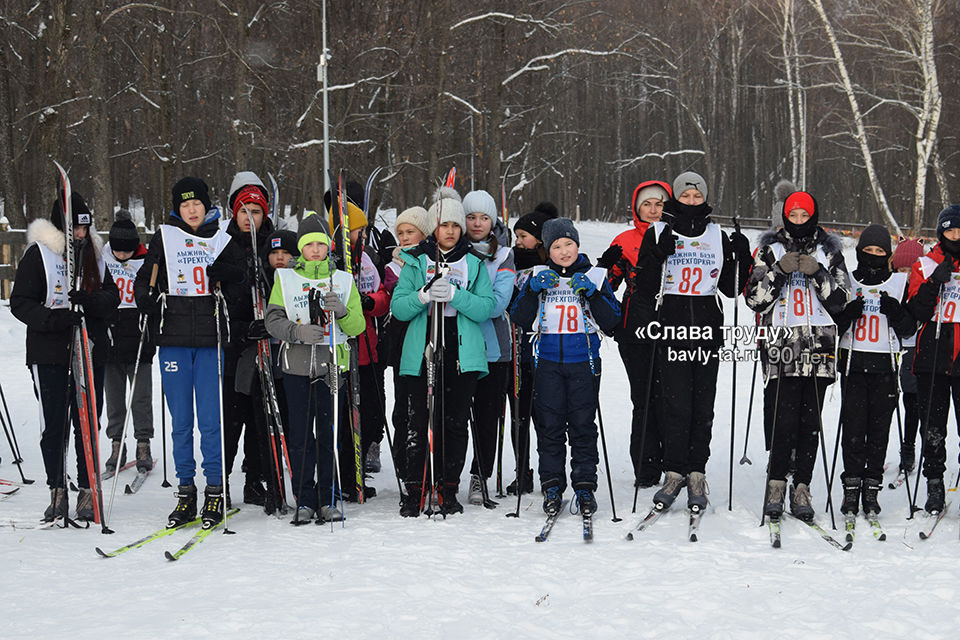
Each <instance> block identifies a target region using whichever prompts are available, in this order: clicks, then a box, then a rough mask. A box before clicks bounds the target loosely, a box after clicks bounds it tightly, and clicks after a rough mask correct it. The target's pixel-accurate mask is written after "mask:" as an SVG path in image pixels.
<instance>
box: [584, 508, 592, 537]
mask: <svg viewBox="0 0 960 640" xmlns="http://www.w3.org/2000/svg"><path fill="white" fill-rule="evenodd" d="M583 541H584V542H593V515H592V514H590V515H584V516H583Z"/></svg>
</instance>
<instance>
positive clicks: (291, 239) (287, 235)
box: [264, 229, 300, 259]
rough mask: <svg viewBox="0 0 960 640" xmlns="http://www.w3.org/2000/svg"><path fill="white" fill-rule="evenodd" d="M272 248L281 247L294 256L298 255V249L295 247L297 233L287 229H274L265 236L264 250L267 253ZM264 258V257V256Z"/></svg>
mask: <svg viewBox="0 0 960 640" xmlns="http://www.w3.org/2000/svg"><path fill="white" fill-rule="evenodd" d="M274 249H283V250H284V251H286V252H287V253H289V254H290V255H292V256H293V257H294V258H296V257H299V256H300V250H299V249H297V234H296V233H295V232H293V231H290V230H289V229H282V230H278V231H274V232H273V233H271V234H270V235H269V236H267V242H266V245H265V249H264V250H265V251H266V252H267V255H269V254H270V252H271V251H273V250H274ZM264 259H266V257H264Z"/></svg>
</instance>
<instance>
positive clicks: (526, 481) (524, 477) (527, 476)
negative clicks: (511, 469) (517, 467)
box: [507, 469, 542, 496]
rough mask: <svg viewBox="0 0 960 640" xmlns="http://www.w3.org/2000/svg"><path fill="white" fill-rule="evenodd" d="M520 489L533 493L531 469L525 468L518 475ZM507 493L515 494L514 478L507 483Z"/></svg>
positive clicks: (515, 484) (515, 483)
mask: <svg viewBox="0 0 960 640" xmlns="http://www.w3.org/2000/svg"><path fill="white" fill-rule="evenodd" d="M541 488H542V487H541ZM520 489H521V491H523V492H524V493H533V469H527V470H526V471H525V472H524V473H522V474H521V475H520ZM507 494H508V495H511V496H515V495H517V481H516V480H514V481H513V482H511V483H510V484H508V485H507Z"/></svg>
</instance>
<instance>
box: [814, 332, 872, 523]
mask: <svg viewBox="0 0 960 640" xmlns="http://www.w3.org/2000/svg"><path fill="white" fill-rule="evenodd" d="M861 317H863V316H861ZM859 320H860V318H857V321H855V322H854V323H852V324H851V325H850V328H848V329H847V331H849V332H850V348H849V349H847V363H846V366H845V367H844V373H843V378H841V380H840V416H839V417H838V418H837V440H836V442H834V444H833V462H832V463H831V465H830V479H829V480H828V481H827V495H828V496H829V495H830V493H831V492H832V491H833V479H834V477H835V474H836V472H837V452H838V451H839V450H840V435H841V434H842V433H843V414H844V411H843V400H844V398H846V393H845V392H846V387H847V385H849V384H850V362H851V361H852V360H853V351H854V347H856V345H857V332H856V330H855V325H856V322H858V321H859ZM823 463H824V464H826V463H827V461H826V460H824V461H823ZM828 508H829V505H825V506H824V507H823V511H824V513H826V512H827V509H828Z"/></svg>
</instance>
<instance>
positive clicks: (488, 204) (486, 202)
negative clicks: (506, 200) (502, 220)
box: [463, 189, 497, 221]
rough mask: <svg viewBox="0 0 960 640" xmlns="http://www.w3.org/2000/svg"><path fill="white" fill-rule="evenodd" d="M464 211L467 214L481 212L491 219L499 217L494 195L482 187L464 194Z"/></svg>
mask: <svg viewBox="0 0 960 640" xmlns="http://www.w3.org/2000/svg"><path fill="white" fill-rule="evenodd" d="M463 212H464V213H465V214H466V215H470V214H471V213H481V214H483V215H485V216H487V217H488V218H490V220H491V221H495V220H496V219H497V203H496V202H494V200H493V196H492V195H490V194H489V193H487V192H486V191H483V190H482V189H481V190H477V191H471V192H470V193H468V194H467V195H465V196H463Z"/></svg>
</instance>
